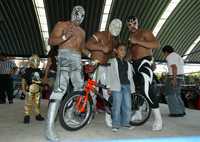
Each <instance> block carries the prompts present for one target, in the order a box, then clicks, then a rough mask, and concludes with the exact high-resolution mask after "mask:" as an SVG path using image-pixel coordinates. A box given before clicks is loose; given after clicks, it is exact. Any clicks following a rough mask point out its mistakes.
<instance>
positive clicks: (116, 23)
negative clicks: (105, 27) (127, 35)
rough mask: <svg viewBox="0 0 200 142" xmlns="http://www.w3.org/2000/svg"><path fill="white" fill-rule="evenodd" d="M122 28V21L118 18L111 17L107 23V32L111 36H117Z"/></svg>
mask: <svg viewBox="0 0 200 142" xmlns="http://www.w3.org/2000/svg"><path fill="white" fill-rule="evenodd" d="M121 29H122V21H121V20H120V19H117V18H115V19H113V20H112V21H111V23H110V25H109V32H110V33H111V34H112V35H113V36H118V35H119V34H120V32H121Z"/></svg>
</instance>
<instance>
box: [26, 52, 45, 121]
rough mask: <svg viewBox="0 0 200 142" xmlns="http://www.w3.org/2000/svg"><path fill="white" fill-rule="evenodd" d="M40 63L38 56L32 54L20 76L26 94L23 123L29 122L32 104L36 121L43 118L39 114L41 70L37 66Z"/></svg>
mask: <svg viewBox="0 0 200 142" xmlns="http://www.w3.org/2000/svg"><path fill="white" fill-rule="evenodd" d="M39 64H40V58H39V57H38V56H37V55H32V56H31V57H30V59H29V66H30V67H29V68H27V69H26V70H25V73H24V74H23V76H22V89H23V93H24V94H26V99H25V106H24V109H25V112H24V113H25V116H24V123H25V124H28V123H30V114H31V110H32V104H34V105H35V112H36V117H35V119H36V120H38V121H43V120H44V118H43V117H42V116H41V114H40V96H41V89H40V84H41V83H42V81H41V76H42V71H41V70H40V69H39V68H38V67H39Z"/></svg>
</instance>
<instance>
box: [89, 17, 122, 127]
mask: <svg viewBox="0 0 200 142" xmlns="http://www.w3.org/2000/svg"><path fill="white" fill-rule="evenodd" d="M121 28H122V22H121V20H119V19H113V20H112V21H111V23H110V25H109V31H102V32H96V33H95V34H93V35H92V37H91V38H90V39H89V40H88V41H87V43H86V48H87V49H88V50H89V51H90V53H91V58H92V59H93V60H96V61H98V62H99V63H100V64H105V63H107V61H108V59H109V58H110V57H111V55H112V53H113V49H114V47H115V46H116V40H114V37H117V36H118V35H119V34H120V31H121ZM106 75H107V67H105V66H101V65H100V66H99V67H98V71H97V77H96V78H97V80H98V81H100V82H101V83H102V84H105V85H107V82H108V81H107V77H106ZM103 96H104V98H106V99H107V100H108V98H109V95H108V92H107V90H103ZM94 101H95V99H94ZM105 121H106V124H107V125H108V126H109V127H111V126H112V124H111V123H112V120H111V117H110V115H108V114H107V113H106V115H105Z"/></svg>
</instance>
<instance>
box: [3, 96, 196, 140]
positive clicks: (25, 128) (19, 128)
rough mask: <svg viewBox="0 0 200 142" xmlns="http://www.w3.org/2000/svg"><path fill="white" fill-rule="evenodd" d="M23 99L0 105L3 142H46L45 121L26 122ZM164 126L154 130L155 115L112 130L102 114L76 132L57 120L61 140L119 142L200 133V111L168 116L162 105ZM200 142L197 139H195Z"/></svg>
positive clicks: (45, 105) (44, 103) (45, 103)
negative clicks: (108, 141) (63, 126)
mask: <svg viewBox="0 0 200 142" xmlns="http://www.w3.org/2000/svg"><path fill="white" fill-rule="evenodd" d="M23 104H24V101H22V100H18V99H16V100H15V102H14V104H0V142H46V140H45V138H44V122H37V121H35V119H34V117H32V119H31V123H30V124H28V125H25V124H23V123H22V122H23ZM47 104H48V103H47V101H42V104H41V108H42V112H43V115H44V116H46V112H47ZM161 112H162V116H163V121H164V129H163V130H162V131H159V132H153V131H151V123H152V118H151V119H150V120H149V121H148V122H147V123H145V124H144V125H142V126H139V127H136V128H135V129H133V130H128V129H125V128H122V129H119V131H118V132H115V133H114V132H112V130H111V128H108V127H107V126H105V123H104V114H103V113H99V114H97V115H96V117H95V119H94V120H93V121H92V123H91V124H90V125H87V126H86V127H84V128H83V129H81V130H79V131H75V132H69V131H66V130H64V129H63V128H62V127H61V126H60V124H59V122H58V121H57V122H56V130H57V131H58V133H59V135H60V138H61V140H62V141H71V142H75V141H103V140H110V141H116V140H117V139H121V140H122V139H123V140H124V139H126V140H130V141H133V140H138V139H141V138H142V139H143V138H145V139H151V138H161V137H162V138H163V137H174V136H175V137H181V136H195V135H196V136H200V111H197V110H190V109H187V111H186V113H187V115H186V116H185V117H181V118H171V117H168V108H167V106H166V105H163V104H162V105H161ZM196 142H197V141H196Z"/></svg>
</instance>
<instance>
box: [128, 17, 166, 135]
mask: <svg viewBox="0 0 200 142" xmlns="http://www.w3.org/2000/svg"><path fill="white" fill-rule="evenodd" d="M127 26H128V29H129V32H130V37H129V41H130V43H131V44H132V47H131V55H132V61H133V62H132V63H133V68H134V70H135V76H136V77H137V80H134V81H135V84H136V85H137V84H138V82H139V88H140V90H141V92H142V94H143V95H145V96H146V97H147V99H148V101H149V102H150V105H151V107H152V109H153V114H154V122H153V127H152V130H155V131H158V130H161V129H162V118H161V114H160V110H159V100H158V97H157V95H156V94H155V93H153V92H154V91H153V89H152V82H153V71H152V68H151V60H152V49H155V48H159V47H160V44H159V42H158V41H157V39H156V38H155V37H154V35H153V34H152V32H151V31H148V30H144V29H140V28H139V23H138V19H137V18H136V17H134V16H130V17H128V19H127ZM136 119H141V109H139V110H138V111H136V113H135V115H133V117H132V120H136Z"/></svg>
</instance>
